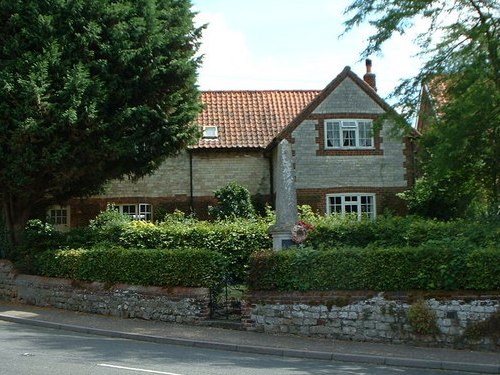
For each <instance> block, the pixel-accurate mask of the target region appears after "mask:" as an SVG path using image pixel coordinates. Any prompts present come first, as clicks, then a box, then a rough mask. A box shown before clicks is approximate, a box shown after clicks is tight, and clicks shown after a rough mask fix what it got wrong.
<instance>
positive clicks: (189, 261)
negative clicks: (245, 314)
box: [36, 248, 227, 287]
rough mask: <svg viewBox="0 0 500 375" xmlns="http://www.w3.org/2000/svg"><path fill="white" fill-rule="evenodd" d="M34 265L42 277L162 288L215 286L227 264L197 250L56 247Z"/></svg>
mask: <svg viewBox="0 0 500 375" xmlns="http://www.w3.org/2000/svg"><path fill="white" fill-rule="evenodd" d="M36 264H37V271H38V274H39V275H43V276H49V277H61V278H68V279H74V280H81V281H101V282H107V283H127V284H134V285H154V286H163V287H174V286H183V287H214V286H215V285H217V284H218V283H219V282H220V280H221V279H222V277H223V276H224V274H225V272H226V267H227V263H226V260H225V258H224V257H223V256H222V255H221V254H219V253H217V252H214V251H207V250H199V249H183V250H150V249H123V248H111V249H109V248H94V249H76V250H56V251H46V252H44V253H42V254H40V255H39V256H38V257H37V260H36Z"/></svg>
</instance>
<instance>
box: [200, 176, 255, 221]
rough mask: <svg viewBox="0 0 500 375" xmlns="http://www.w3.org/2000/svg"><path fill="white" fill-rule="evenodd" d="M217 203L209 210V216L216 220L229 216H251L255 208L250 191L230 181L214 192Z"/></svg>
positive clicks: (253, 214)
mask: <svg viewBox="0 0 500 375" xmlns="http://www.w3.org/2000/svg"><path fill="white" fill-rule="evenodd" d="M215 197H216V198H217V200H218V202H217V204H216V205H215V206H214V207H212V208H211V209H210V210H209V214H210V216H212V217H213V218H215V219H217V220H224V219H229V218H236V217H239V218H252V217H254V216H255V209H254V207H253V205H252V200H251V197H250V192H249V191H248V189H246V188H245V187H243V186H240V185H238V184H237V183H235V182H231V183H229V184H227V185H226V186H223V187H222V188H220V189H219V190H217V191H216V192H215Z"/></svg>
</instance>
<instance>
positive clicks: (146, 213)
mask: <svg viewBox="0 0 500 375" xmlns="http://www.w3.org/2000/svg"><path fill="white" fill-rule="evenodd" d="M139 219H140V220H152V219H153V206H151V205H150V204H147V203H141V204H139Z"/></svg>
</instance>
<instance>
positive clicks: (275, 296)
mask: <svg viewBox="0 0 500 375" xmlns="http://www.w3.org/2000/svg"><path fill="white" fill-rule="evenodd" d="M417 299H425V301H426V302H427V306H428V307H429V308H430V309H431V310H432V311H434V313H435V314H436V323H437V327H438V329H439V332H438V333H437V334H435V335H434V334H433V335H423V334H416V333H415V330H414V328H413V327H412V325H411V324H410V321H409V319H408V310H409V308H410V306H411V305H412V303H414V302H415V301H416V300H417ZM499 311H500V298H499V296H498V294H496V295H495V294H493V295H490V296H488V295H473V294H467V293H464V295H462V296H460V295H452V296H451V295H447V296H443V297H442V298H425V296H419V295H411V294H405V293H392V294H391V293H379V294H375V295H370V294H368V293H364V292H355V291H353V292H351V291H349V292H335V293H334V292H321V293H320V292H307V293H298V292H294V293H276V292H253V293H248V294H247V295H246V300H245V303H244V313H243V314H244V318H243V323H244V326H245V329H246V330H249V331H257V332H267V333H286V334H295V335H303V336H319V337H327V338H333V339H341V340H354V341H369V342H383V343H393V344H396V343H409V344H415V345H425V346H439V347H455V348H473V349H485V350H493V351H500V332H488V333H487V335H486V336H484V335H482V336H481V338H479V339H478V338H477V337H471V332H477V330H476V331H474V330H471V326H473V325H474V324H478V323H480V322H483V324H484V322H487V321H488V319H490V318H491V317H492V316H493V315H494V314H495V313H496V316H497V318H496V319H498V312H499ZM497 326H498V322H497V323H496V325H492V327H493V329H498V327H497ZM467 327H469V328H468V329H467ZM466 329H467V331H466Z"/></svg>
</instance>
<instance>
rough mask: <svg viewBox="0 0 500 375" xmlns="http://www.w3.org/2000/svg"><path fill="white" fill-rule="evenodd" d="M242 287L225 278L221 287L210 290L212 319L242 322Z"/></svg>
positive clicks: (227, 277)
mask: <svg viewBox="0 0 500 375" xmlns="http://www.w3.org/2000/svg"><path fill="white" fill-rule="evenodd" d="M243 292H244V287H243V286H242V285H239V284H236V283H234V282H233V280H232V279H231V278H230V277H229V276H225V277H224V278H223V279H222V280H221V282H220V283H219V285H217V286H216V287H214V288H212V289H211V290H210V319H212V320H221V319H225V320H234V321H239V320H241V297H242V294H243Z"/></svg>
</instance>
